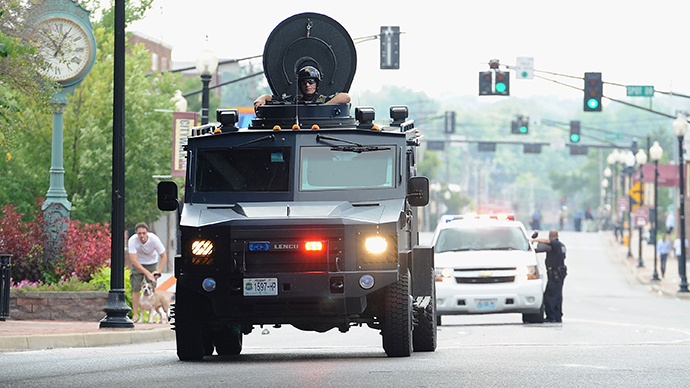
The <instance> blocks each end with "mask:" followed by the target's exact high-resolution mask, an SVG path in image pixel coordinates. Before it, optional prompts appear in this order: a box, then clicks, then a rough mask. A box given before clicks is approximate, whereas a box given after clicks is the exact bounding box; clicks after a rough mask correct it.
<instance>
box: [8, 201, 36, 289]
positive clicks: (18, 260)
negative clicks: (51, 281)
mask: <svg viewBox="0 0 690 388" xmlns="http://www.w3.org/2000/svg"><path fill="white" fill-rule="evenodd" d="M23 216H24V215H23V214H22V213H19V212H17V207H16V206H14V205H5V206H4V207H3V208H2V216H1V217H0V252H2V253H9V254H11V255H12V275H13V277H14V278H15V279H26V280H28V281H30V282H36V281H39V280H43V274H42V271H43V269H44V268H45V265H44V262H43V241H44V238H43V215H42V214H41V212H40V211H37V212H36V214H35V220H34V221H33V222H23V221H22V217H23Z"/></svg>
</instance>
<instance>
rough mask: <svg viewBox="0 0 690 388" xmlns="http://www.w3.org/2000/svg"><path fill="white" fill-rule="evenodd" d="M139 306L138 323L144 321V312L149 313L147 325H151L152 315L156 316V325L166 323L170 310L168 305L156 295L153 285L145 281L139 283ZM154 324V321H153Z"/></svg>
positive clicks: (160, 295)
mask: <svg viewBox="0 0 690 388" xmlns="http://www.w3.org/2000/svg"><path fill="white" fill-rule="evenodd" d="M139 306H141V314H140V315H139V323H142V322H143V321H144V311H148V312H149V319H148V321H146V322H147V323H151V322H152V320H153V315H154V314H155V315H157V316H158V323H163V319H165V322H168V314H169V312H170V311H169V310H170V303H168V300H167V299H166V298H165V296H163V295H162V294H156V287H155V285H153V284H151V283H148V282H146V281H143V282H141V297H140V298H139ZM153 322H155V320H153Z"/></svg>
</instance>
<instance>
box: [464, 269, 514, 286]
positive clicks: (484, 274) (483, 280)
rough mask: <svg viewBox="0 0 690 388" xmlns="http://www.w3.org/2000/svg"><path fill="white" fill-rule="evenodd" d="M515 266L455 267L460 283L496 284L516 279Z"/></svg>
mask: <svg viewBox="0 0 690 388" xmlns="http://www.w3.org/2000/svg"><path fill="white" fill-rule="evenodd" d="M515 271H516V268H515V267H505V268H502V267H499V268H462V269H458V268H456V269H455V282H456V283H458V284H496V283H512V282H514V281H515Z"/></svg>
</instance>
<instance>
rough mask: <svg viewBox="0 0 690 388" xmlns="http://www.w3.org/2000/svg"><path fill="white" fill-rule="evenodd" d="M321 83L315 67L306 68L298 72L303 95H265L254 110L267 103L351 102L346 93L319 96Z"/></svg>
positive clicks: (257, 100)
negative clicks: (274, 101)
mask: <svg viewBox="0 0 690 388" xmlns="http://www.w3.org/2000/svg"><path fill="white" fill-rule="evenodd" d="M319 82H321V72H319V70H318V69H317V68H315V67H314V66H304V67H303V68H301V69H300V70H299V71H298V72H297V83H298V85H299V90H300V92H301V93H299V94H297V95H289V94H286V93H283V95H282V96H280V97H276V96H272V95H270V94H264V95H262V96H259V97H258V98H257V99H256V100H254V110H256V108H258V107H260V106H262V105H265V104H266V102H267V101H273V100H276V101H284V102H290V103H293V104H307V103H310V104H347V103H349V102H350V95H349V94H347V93H344V92H340V93H336V94H331V95H330V96H326V95H323V94H319Z"/></svg>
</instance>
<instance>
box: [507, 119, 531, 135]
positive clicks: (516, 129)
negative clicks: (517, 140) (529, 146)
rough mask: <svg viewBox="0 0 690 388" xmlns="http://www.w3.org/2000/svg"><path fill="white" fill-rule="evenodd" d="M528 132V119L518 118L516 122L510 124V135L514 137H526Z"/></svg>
mask: <svg viewBox="0 0 690 388" xmlns="http://www.w3.org/2000/svg"><path fill="white" fill-rule="evenodd" d="M528 132H529V119H528V118H526V117H522V116H518V118H517V120H513V121H512V122H511V128H510V133H514V134H516V135H526V134H527V133H528Z"/></svg>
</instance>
